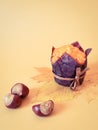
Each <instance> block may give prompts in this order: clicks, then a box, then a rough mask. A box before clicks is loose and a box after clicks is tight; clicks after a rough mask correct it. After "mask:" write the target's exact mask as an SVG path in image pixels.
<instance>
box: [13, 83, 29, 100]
mask: <svg viewBox="0 0 98 130" xmlns="http://www.w3.org/2000/svg"><path fill="white" fill-rule="evenodd" d="M11 93H12V94H17V95H19V96H20V97H21V98H24V97H26V96H27V95H28V94H29V88H28V87H27V86H26V85H25V84H23V83H16V84H15V85H14V86H13V87H12V88H11Z"/></svg>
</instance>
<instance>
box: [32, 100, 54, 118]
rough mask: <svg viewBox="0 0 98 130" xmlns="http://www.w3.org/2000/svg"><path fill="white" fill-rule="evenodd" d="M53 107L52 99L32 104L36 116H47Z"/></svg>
mask: <svg viewBox="0 0 98 130" xmlns="http://www.w3.org/2000/svg"><path fill="white" fill-rule="evenodd" d="M53 109H54V102H53V101H52V100H48V101H45V102H42V103H40V104H36V105H33V106H32V110H33V112H34V113H35V114H36V115H38V116H48V115H50V114H51V113H52V111H53Z"/></svg>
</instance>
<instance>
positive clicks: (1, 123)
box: [0, 0, 98, 130]
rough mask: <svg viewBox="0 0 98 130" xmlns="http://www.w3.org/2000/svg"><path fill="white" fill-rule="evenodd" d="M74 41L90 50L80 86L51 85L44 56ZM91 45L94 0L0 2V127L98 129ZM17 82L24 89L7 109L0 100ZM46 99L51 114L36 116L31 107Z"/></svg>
mask: <svg viewBox="0 0 98 130" xmlns="http://www.w3.org/2000/svg"><path fill="white" fill-rule="evenodd" d="M75 41H79V42H80V44H81V45H82V46H83V47H84V49H86V48H89V47H91V48H93V50H92V52H91V54H90V55H89V57H88V67H89V68H90V70H89V71H88V72H87V75H86V77H85V81H84V84H83V85H82V86H81V87H79V90H78V91H77V92H72V91H71V90H70V89H68V88H63V87H61V86H59V85H57V84H56V83H54V80H53V76H52V73H51V63H50V56H51V48H52V46H55V47H59V46H62V45H65V44H67V43H72V42H75ZM97 44H98V1H97V0H86V1H85V0H59V1H58V0H17V1H13V0H9V1H7V0H0V130H40V129H41V130H45V129H46V130H54V129H56V130H98V45H97ZM17 82H22V83H24V84H26V85H27V86H28V87H29V88H30V93H29V95H28V97H27V98H26V99H25V100H24V101H23V103H22V105H21V107H19V108H18V109H14V110H12V109H7V108H6V107H5V106H4V101H3V98H4V96H5V95H6V94H7V93H9V92H10V89H11V87H12V86H13V84H15V83H17ZM63 90H64V91H63ZM47 99H53V100H54V101H55V108H54V111H53V113H52V114H51V116H49V117H45V118H41V117H38V116H36V115H35V114H34V113H33V112H32V105H33V104H34V103H37V102H39V101H44V100H47Z"/></svg>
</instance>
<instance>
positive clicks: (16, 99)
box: [4, 93, 22, 108]
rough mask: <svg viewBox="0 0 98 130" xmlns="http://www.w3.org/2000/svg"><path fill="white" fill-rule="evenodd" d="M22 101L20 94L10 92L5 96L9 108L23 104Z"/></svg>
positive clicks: (5, 102)
mask: <svg viewBox="0 0 98 130" xmlns="http://www.w3.org/2000/svg"><path fill="white" fill-rule="evenodd" d="M21 103H22V99H21V97H20V96H18V95H14V94H11V93H9V94H7V95H6V96H5V97H4V104H5V106H6V107H8V108H17V107H19V106H20V105H21Z"/></svg>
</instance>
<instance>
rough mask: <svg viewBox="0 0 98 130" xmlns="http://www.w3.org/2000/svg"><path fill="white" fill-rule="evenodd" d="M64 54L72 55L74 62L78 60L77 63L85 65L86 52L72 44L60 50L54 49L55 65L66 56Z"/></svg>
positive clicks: (53, 58) (53, 60) (53, 61)
mask: <svg viewBox="0 0 98 130" xmlns="http://www.w3.org/2000/svg"><path fill="white" fill-rule="evenodd" d="M64 53H67V54H68V55H70V56H71V57H72V58H73V59H74V60H76V62H78V63H79V64H81V65H82V64H84V62H85V60H86V54H85V52H83V51H81V50H80V49H79V48H77V47H75V46H73V45H71V44H68V45H64V46H62V47H59V48H54V50H53V52H52V58H51V60H52V63H55V62H56V61H57V60H58V59H59V58H60V57H61V56H63V55H64Z"/></svg>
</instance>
